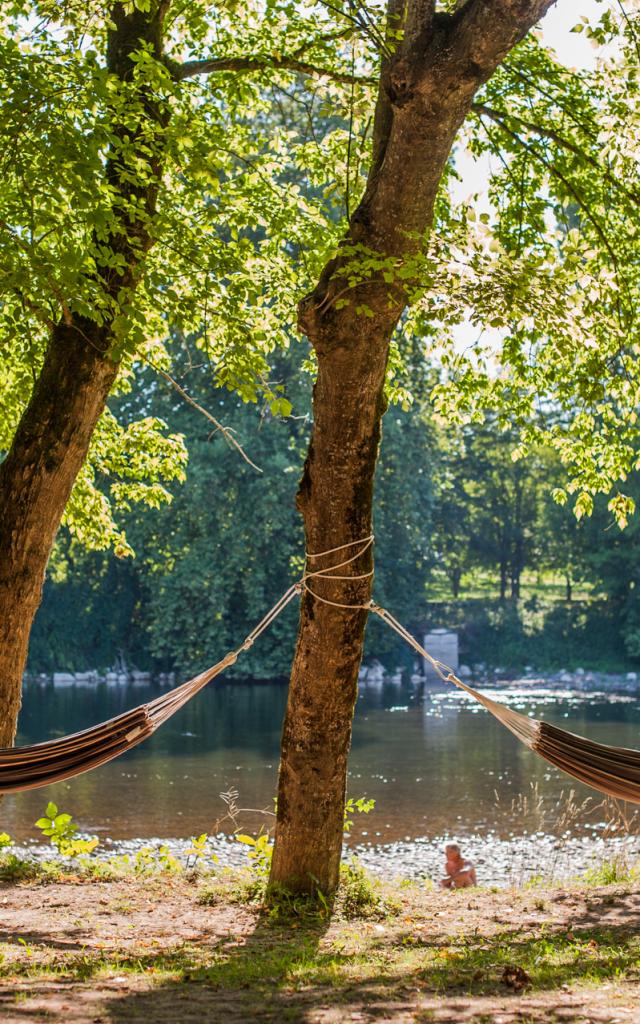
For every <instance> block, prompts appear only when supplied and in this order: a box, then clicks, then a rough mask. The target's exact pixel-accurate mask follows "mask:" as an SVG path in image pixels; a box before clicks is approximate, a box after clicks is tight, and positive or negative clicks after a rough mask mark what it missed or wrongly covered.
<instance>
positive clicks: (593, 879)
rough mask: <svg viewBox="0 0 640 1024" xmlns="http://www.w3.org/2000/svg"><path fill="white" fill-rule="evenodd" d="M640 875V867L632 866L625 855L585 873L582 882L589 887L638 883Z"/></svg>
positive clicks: (604, 862)
mask: <svg viewBox="0 0 640 1024" xmlns="http://www.w3.org/2000/svg"><path fill="white" fill-rule="evenodd" d="M639 875H640V865H638V864H635V865H630V864H629V861H628V858H627V857H625V856H624V855H621V856H618V857H613V858H612V859H611V860H604V861H603V862H602V864H599V865H598V867H595V868H591V869H590V870H589V871H585V873H584V875H582V877H581V879H580V880H581V881H582V882H586V884H587V885H595V886H598V885H614V884H619V883H620V882H626V883H627V884H629V883H632V882H635V881H637V879H638V876H639Z"/></svg>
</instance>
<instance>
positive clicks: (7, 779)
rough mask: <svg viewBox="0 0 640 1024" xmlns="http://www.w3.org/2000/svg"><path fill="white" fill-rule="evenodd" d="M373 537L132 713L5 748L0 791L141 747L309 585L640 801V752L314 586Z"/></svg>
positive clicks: (566, 766) (0, 754)
mask: <svg viewBox="0 0 640 1024" xmlns="http://www.w3.org/2000/svg"><path fill="white" fill-rule="evenodd" d="M373 542H374V537H373V534H370V535H369V536H367V537H363V538H361V539H360V540H356V541H350V542H349V543H347V544H340V545H338V546H337V547H334V548H330V549H328V550H327V551H320V552H317V553H315V554H312V553H309V552H307V553H306V566H307V567H306V569H305V572H304V573H303V575H302V577H301V579H300V580H298V582H297V583H294V584H293V585H292V586H291V587H289V588H288V590H286V591H285V592H284V594H283V595H282V596H281V597H280V598H279V599H278V600H277V601H276V603H275V604H274V605H273V607H272V608H270V609H269V611H268V612H267V614H266V615H265V616H264V617H263V618H262V619H261V620H260V622H258V624H257V625H256V626H254V628H253V629H252V630H251V632H250V633H249V634H248V635H247V636H246V637H245V639H244V640H243V641H242V643H241V644H240V646H239V647H237V648H235V650H233V651H229V652H228V653H227V654H225V656H224V657H223V658H222V659H221V660H220V661H219V662H217V664H216V665H213V666H212V667H211V668H209V669H207V670H206V671H204V672H201V673H200V674H199V675H197V676H194V677H193V679H189V680H187V682H186V683H182V684H181V685H179V686H177V687H175V688H174V689H173V690H170V691H169V692H168V693H164V694H161V695H160V696H159V697H156V698H155V699H154V700H152V701H149V702H148V703H147V704H142V705H141V706H140V707H137V708H133V709H132V710H131V711H125V712H123V713H122V714H121V715H117V716H116V717H115V718H111V719H109V721H107V722H102V723H100V724H99V725H95V726H92V727H91V728H89V729H84V730H83V731H82V732H77V733H74V734H73V735H71V736H63V737H61V738H60V739H55V740H48V741H46V742H44V743H36V744H33V745H31V746H27V747H5V748H0V793H12V792H17V791H22V790H27V789H36V788H38V787H40V786H48V785H50V784H51V783H53V782H61V781H62V780H64V779H70V778H73V777H74V776H76V775H81V774H82V773H83V772H87V771H90V770H91V769H93V768H97V767H99V766H100V765H103V764H106V763H107V762H108V761H112V760H113V759H114V758H116V757H119V756H120V755H121V754H123V753H125V752H126V751H127V750H131V749H132V748H133V747H136V746H137V745H138V744H139V743H142V742H143V740H145V739H147V737H148V736H151V735H152V733H154V732H155V731H156V729H158V728H159V727H160V726H161V725H162V724H163V723H164V722H166V721H167V719H169V718H170V717H171V716H172V715H174V714H175V713H176V712H177V711H179V709H180V708H181V707H183V706H184V705H185V704H186V703H187V701H189V700H191V698H192V697H194V696H195V694H196V693H198V692H199V691H200V690H202V689H203V688H204V687H205V686H207V685H208V684H209V683H210V682H211V681H212V680H213V679H215V678H216V676H218V675H220V673H221V672H224V670H225V669H227V668H229V666H230V665H233V664H235V662H236V661H237V659H238V658H239V656H240V655H241V654H242V653H243V652H245V651H248V650H249V648H250V647H252V646H253V644H254V643H255V641H256V640H257V639H258V637H259V636H260V635H261V634H262V633H264V631H265V630H266V629H268V628H269V627H270V626H271V624H272V623H273V622H274V621H275V619H276V618H277V617H278V616H279V615H280V613H281V612H283V611H284V609H285V608H286V607H287V606H288V605H289V604H290V603H291V601H292V600H293V599H294V597H296V596H297V595H299V594H301V593H302V592H303V591H307V592H308V593H309V594H310V595H311V596H312V597H313V598H314V600H316V601H320V602H321V603H323V604H326V605H330V606H331V607H334V608H344V609H348V610H350V611H358V610H366V611H370V612H373V613H374V614H375V615H377V616H378V618H380V619H381V620H382V621H383V622H385V623H386V624H387V626H388V627H389V628H390V629H393V630H394V631H395V632H396V633H397V634H398V636H400V637H401V638H402V639H403V640H404V641H405V643H407V644H408V645H409V646H410V647H412V648H413V650H414V651H415V652H416V653H417V654H419V655H420V656H421V657H422V658H425V659H426V661H427V662H428V663H429V664H430V665H431V666H432V668H433V669H434V671H435V672H436V674H437V675H438V676H439V677H440V679H442V680H443V682H445V683H451V684H453V685H454V686H457V687H458V688H459V689H460V690H464V692H465V693H467V694H468V695H469V696H470V697H472V698H473V699H474V700H476V701H478V703H480V704H481V705H482V706H483V707H485V708H486V710H487V711H489V712H490V713H491V714H492V715H493V716H494V717H495V718H496V719H497V720H498V721H499V722H501V723H502V724H503V725H504V726H506V728H507V729H509V730H510V732H512V733H513V734H514V736H516V737H517V738H518V739H519V740H520V742H521V743H523V744H524V745H525V746H526V747H528V748H529V749H530V750H532V751H534V752H535V753H536V754H539V755H540V756H541V757H543V758H544V759H545V760H546V761H548V762H549V763H550V764H552V765H555V766H556V767H557V768H560V769H561V770H562V771H563V772H565V773H566V774H568V775H571V776H572V777H573V778H575V779H578V780H579V781H580V782H583V783H585V784H586V785H587V786H590V787H591V788H592V789H596V790H599V791H600V792H601V793H605V794H606V795H608V796H612V797H614V798H615V799H620V800H629V801H631V802H632V803H639V804H640V751H638V750H631V749H628V748H626V747H613V746H607V745H605V744H602V743H595V742H594V741H593V740H588V739H585V738H584V737H582V736H577V735H576V734H575V733H571V732H567V731H566V730H564V729H559V728H558V727H557V726H554V725H550V724H549V723H547V722H542V721H539V720H538V719H535V718H529V717H528V716H526V715H521V714H519V712H517V711H513V710H512V709H511V708H508V707H506V706H505V705H504V704H500V703H498V702H497V701H495V700H492V699H491V698H490V697H488V696H487V695H486V694H484V693H481V692H480V691H479V690H475V689H474V688H473V687H471V686H469V685H468V684H467V683H464V682H462V680H461V679H459V678H458V677H457V676H456V675H455V673H454V672H453V670H452V669H451V668H449V666H448V665H445V664H444V663H443V662H441V661H438V659H437V658H434V657H432V655H431V654H429V652H428V651H427V650H425V648H424V647H423V646H422V645H421V644H419V643H418V641H417V640H416V639H415V637H414V636H412V635H411V633H409V631H408V630H407V629H406V628H405V627H404V626H403V625H402V623H401V622H398V620H397V619H396V618H395V617H394V616H393V615H392V614H391V612H389V611H388V610H387V609H386V608H383V607H382V606H381V605H378V604H376V603H375V601H368V602H367V603H366V604H343V603H340V602H338V601H333V600H330V599H329V598H326V597H322V596H320V595H319V594H318V593H317V592H316V591H315V589H314V590H312V589H311V587H310V586H309V583H308V581H309V580H316V581H321V580H326V581H354V582H355V581H358V580H365V579H368V578H370V577H371V576H372V575H373V569H370V570H369V571H368V572H364V573H360V574H354V575H351V574H341V573H339V572H338V570H341V569H345V568H346V567H347V566H349V565H351V564H352V563H353V562H355V561H356V560H357V559H358V558H360V557H361V556H362V555H363V554H365V552H366V551H368V550H369V548H370V547H371V546H372V544H373ZM353 548H356V552H355V554H353V555H349V556H348V557H345V558H343V559H342V560H341V561H339V562H337V563H335V564H332V565H330V566H327V567H326V568H324V569H312V568H309V564H310V562H313V563H314V564H315V560H316V559H320V558H323V557H326V556H329V555H339V553H343V552H345V553H346V552H348V551H349V550H351V549H353Z"/></svg>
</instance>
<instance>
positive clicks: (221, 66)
mask: <svg viewBox="0 0 640 1024" xmlns="http://www.w3.org/2000/svg"><path fill="white" fill-rule="evenodd" d="M166 63H167V67H168V69H169V72H170V74H171V76H172V78H174V79H175V80H176V81H177V82H181V81H183V80H184V79H185V78H193V77H194V76H195V75H215V74H220V73H221V72H224V71H228V72H229V71H230V72H233V73H235V74H244V73H246V72H251V71H257V72H260V71H274V70H281V71H295V72H297V73H298V74H301V75H309V76H311V77H314V78H330V79H331V81H333V82H342V83H344V84H346V85H352V84H353V85H375V84H376V81H377V79H375V78H368V77H366V76H364V75H354V74H351V73H349V72H348V71H335V70H334V69H333V68H320V67H318V66H317V65H316V64H309V63H308V62H307V61H305V60H299V59H298V58H297V57H272V56H269V55H268V54H265V55H264V56H263V55H260V56H258V57H212V58H211V60H189V61H186V62H185V63H184V64H180V63H178V62H177V61H167V62H166Z"/></svg>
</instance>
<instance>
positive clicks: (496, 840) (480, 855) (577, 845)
mask: <svg viewBox="0 0 640 1024" xmlns="http://www.w3.org/2000/svg"><path fill="white" fill-rule="evenodd" d="M454 838H455V839H457V840H458V841H459V842H460V843H461V845H462V847H463V852H464V854H465V856H466V857H468V858H469V859H470V860H472V861H473V862H474V864H475V865H476V871H477V875H478V881H479V883H480V884H481V885H483V886H490V887H497V888H501V889H505V888H512V887H516V888H518V887H521V886H523V885H526V884H529V883H531V882H532V881H536V882H539V881H540V880H542V881H544V882H545V883H547V884H552V883H553V884H563V883H566V882H567V881H570V880H573V879H575V878H576V877H577V876H582V875H584V874H585V873H588V872H598V871H600V870H601V869H602V866H603V865H617V866H618V868H619V869H624V867H625V866H628V865H632V864H636V863H640V836H639V835H635V834H634V835H621V836H619V837H618V838H616V837H615V836H613V837H608V838H607V837H603V836H602V835H573V836H564V837H563V836H561V837H558V836H554V835H548V834H545V833H537V834H530V833H523V834H522V835H514V836H511V837H510V838H508V839H505V838H500V837H498V836H496V835H494V834H489V835H487V834H484V835H481V834H471V835H464V836H455V837H453V836H450V835H442V836H436V837H427V836H423V837H420V838H417V839H412V840H406V841H398V842H393V843H355V842H351V843H347V844H345V847H344V851H343V861H344V862H345V863H348V861H349V860H350V858H351V857H353V856H355V857H356V858H357V859H358V861H359V863H360V864H361V865H362V866H363V867H364V868H365V869H366V870H367V871H369V872H370V873H371V874H372V876H373V877H375V878H379V879H388V880H391V879H394V880H396V881H398V882H399V881H400V880H405V879H406V880H410V881H412V882H417V883H429V882H430V881H434V880H437V879H438V878H439V877H440V874H441V870H442V861H443V850H444V846H445V843H447V842H451V841H452V839H454ZM192 849H193V843H192V840H190V839H159V838H145V839H128V840H120V841H113V840H110V839H103V840H102V841H101V845H100V847H99V848H98V850H97V851H96V853H95V854H94V855H93V856H92V858H91V859H92V860H95V861H98V862H105V861H108V860H110V859H111V858H113V857H116V858H121V857H129V858H131V859H134V858H136V856H138V857H140V856H141V855H142V856H145V857H146V856H147V854H148V855H149V856H150V857H151V858H154V859H156V860H157V859H158V858H160V859H162V857H163V856H165V855H168V856H170V857H172V858H175V860H176V861H177V862H178V864H179V865H180V866H182V867H184V868H187V867H189V866H190V863H191V861H192V860H193V855H192V853H191V852H190V851H192ZM9 852H10V853H13V854H15V855H16V856H17V857H18V858H20V859H26V860H33V861H35V862H36V863H42V862H44V861H48V860H51V859H52V858H53V857H54V854H55V851H54V850H52V847H51V846H50V845H49V844H42V843H39V844H38V843H31V844H21V845H15V846H12V847H9ZM247 852H248V847H247V846H246V845H245V844H244V843H242V842H239V841H238V840H237V839H235V838H234V837H233V836H230V835H227V834H225V833H220V834H219V835H216V836H211V837H209V838H208V840H207V842H206V844H205V845H204V847H203V851H202V858H201V859H202V860H203V861H206V862H207V863H214V858H215V864H216V865H217V866H218V868H232V869H237V868H243V867H246V866H247V864H248V863H249V862H248V860H247ZM60 862H61V863H65V859H64V858H62V859H61V861H60ZM66 863H67V864H68V863H69V862H68V860H67V861H66Z"/></svg>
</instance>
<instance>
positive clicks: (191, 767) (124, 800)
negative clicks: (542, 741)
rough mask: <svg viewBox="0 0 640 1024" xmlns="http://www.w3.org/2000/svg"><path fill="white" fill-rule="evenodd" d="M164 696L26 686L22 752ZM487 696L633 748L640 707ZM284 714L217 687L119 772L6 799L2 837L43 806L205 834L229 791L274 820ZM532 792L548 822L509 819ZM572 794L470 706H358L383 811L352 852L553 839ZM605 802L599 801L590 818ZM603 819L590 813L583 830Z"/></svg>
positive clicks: (410, 688)
mask: <svg viewBox="0 0 640 1024" xmlns="http://www.w3.org/2000/svg"><path fill="white" fill-rule="evenodd" d="M156 693H157V690H155V689H153V688H152V687H140V686H137V687H135V688H133V687H123V688H114V687H106V686H104V685H100V686H96V687H65V688H54V687H53V686H47V687H40V686H37V685H30V686H27V688H26V692H25V699H24V707H23V711H22V713H21V717H20V723H19V726H20V733H19V738H18V741H19V742H20V743H30V742H38V741H40V740H43V739H47V738H50V737H53V736H59V735H63V734H64V733H69V732H73V731H76V730H79V729H82V728H85V727H86V726H87V725H89V724H92V723H95V722H98V721H101V720H104V719H106V718H109V717H112V716H113V715H115V714H118V713H119V712H121V711H123V710H125V709H126V708H128V707H133V706H134V705H136V704H139V703H142V702H143V701H145V700H148V699H150V698H151V697H152V696H155V694H156ZM493 696H494V697H495V698H496V699H499V700H504V701H506V702H507V703H509V704H510V705H511V706H512V707H516V708H518V710H520V711H521V712H522V713H524V714H533V715H535V716H536V717H544V718H545V719H547V720H548V721H550V722H553V723H555V724H557V725H560V726H563V727H564V728H569V729H571V730H572V731H574V732H578V733H582V734H584V735H588V736H590V737H591V738H593V739H595V740H599V741H600V742H605V743H616V744H618V745H620V746H630V747H633V746H636V745H637V742H638V723H639V721H640V701H639V700H637V699H636V698H633V697H629V696H624V697H622V696H614V695H603V694H576V693H571V692H563V693H553V692H551V691H550V690H543V689H540V690H537V691H535V692H523V691H522V690H514V689H504V690H502V691H497V692H496V691H494V693H493ZM285 702H286V688H285V687H284V686H278V685H264V684H261V685H255V686H246V685H245V686H243V685H231V684H228V685H219V686H217V687H211V688H210V689H208V690H206V691H205V692H203V693H201V694H199V695H198V697H197V698H196V699H195V700H194V701H193V702H191V703H190V704H188V705H187V706H186V707H185V708H183V709H182V711H180V712H179V714H177V715H176V716H175V717H174V718H173V719H171V720H170V721H169V722H168V723H167V724H166V725H165V726H164V727H163V728H162V729H161V730H160V731H159V732H158V733H156V734H155V735H154V736H153V737H152V738H151V739H150V740H148V741H147V742H146V743H145V744H143V745H142V746H140V747H138V748H136V749H135V750H133V751H131V752H129V753H128V754H126V755H125V756H124V757H122V758H121V759H119V760H118V761H115V762H113V763H112V764H110V765H105V766H104V767H103V768H100V769H98V770H96V771H94V772H91V773H89V774H87V775H83V776H80V777H79V778H77V779H74V780H71V781H70V782H68V783H59V784H57V785H56V786H51V787H48V788H47V789H45V790H36V791H33V792H29V793H23V794H18V795H16V796H13V797H8V798H6V799H5V800H4V801H3V803H2V805H0V831H2V830H6V831H8V832H10V833H11V834H12V835H15V836H16V837H17V838H20V839H24V838H28V837H29V836H33V835H34V829H33V827H32V823H33V822H34V821H35V819H36V818H37V817H39V815H40V814H41V812H42V808H43V806H44V804H45V803H46V801H47V800H49V799H52V800H55V801H56V802H57V803H58V804H59V805H60V806H64V808H65V809H66V810H69V811H70V812H71V813H72V814H73V815H74V817H76V818H77V819H78V820H79V821H80V823H81V824H82V826H83V827H86V828H87V829H89V830H92V831H100V830H102V831H104V832H106V833H108V834H109V835H110V836H112V837H113V838H123V839H124V838H131V837H135V836H147V837H150V836H164V837H177V836H188V835H192V834H196V833H200V832H203V831H210V830H212V828H213V826H214V823H215V821H216V820H217V819H218V818H220V817H221V816H222V815H223V814H224V810H225V807H224V804H223V802H222V801H221V800H220V796H219V794H220V793H221V792H223V791H225V790H227V789H229V788H230V787H231V786H235V787H236V788H237V789H238V790H239V792H240V804H241V806H245V807H252V808H266V809H270V808H272V806H273V795H274V792H275V783H276V772H277V762H278V746H279V739H280V729H281V722H282V716H283V713H284V707H285ZM531 783H534V784H536V785H537V787H538V794H539V795H540V796H541V797H542V799H543V802H544V804H545V805H546V812H545V814H546V816H545V821H544V822H542V818H541V812H540V810H538V811H537V812H535V813H534V812H533V811H532V810H531V807H530V806H529V807H528V808H525V809H524V810H525V811H526V813H524V814H523V807H522V805H521V804H520V805H519V806H514V807H512V806H511V805H512V801H513V800H514V798H516V797H517V796H518V794H522V793H529V792H530V786H531ZM571 789H574V790H575V793H576V799H577V800H578V801H581V800H583V799H584V798H586V797H587V796H589V795H590V791H589V790H587V789H586V787H583V786H580V785H579V784H578V783H573V782H572V781H571V780H569V779H568V778H567V777H566V776H563V775H561V773H560V772H558V771H557V770H556V769H554V768H552V767H550V766H549V765H547V764H546V763H545V762H544V761H542V760H541V759H540V758H538V757H536V755H534V754H532V753H531V752H530V751H528V750H526V749H525V748H524V747H523V746H522V745H520V744H519V743H518V742H517V740H516V739H515V738H514V737H513V736H512V735H511V734H510V733H509V732H508V731H507V730H506V729H504V728H503V727H502V726H500V725H499V724H498V723H497V722H496V721H495V720H494V719H493V718H492V717H491V716H490V715H488V714H487V712H485V711H484V710H483V709H479V708H478V706H477V705H476V704H474V703H473V702H472V701H471V700H470V698H468V697H467V696H466V695H465V694H461V693H459V692H458V691H451V690H447V691H443V690H441V689H440V690H438V689H435V688H434V689H427V690H421V689H420V688H418V687H416V686H414V685H411V684H409V683H407V684H405V685H400V686H399V685H393V684H384V685H382V686H381V687H375V688H374V687H369V688H365V689H363V690H362V692H361V694H360V697H359V700H358V706H357V712H356V720H355V725H354V738H353V750H352V755H351V761H350V779H349V793H350V795H352V796H354V797H360V796H367V797H374V798H375V800H376V809H375V811H374V812H373V813H372V814H370V815H369V816H368V817H366V818H364V817H358V818H357V819H356V822H355V826H354V830H353V841H354V842H362V841H371V842H381V841H388V840H389V841H390V840H397V839H404V838H405V837H406V838H414V837H416V836H434V835H441V834H442V833H445V832H446V833H456V834H458V835H464V834H465V833H468V832H485V833H487V832H490V833H493V834H496V835H497V836H501V837H506V836H508V835H510V834H522V832H524V831H527V830H528V831H536V830H538V828H542V827H543V826H544V829H545V830H550V831H553V824H554V823H553V820H552V819H553V816H554V812H553V803H554V801H556V800H557V799H558V798H559V796H560V794H561V793H562V792H564V793H565V794H566V793H568V792H569V790H571ZM496 793H497V794H498V797H496ZM591 795H592V796H593V794H591ZM599 799H600V798H599V797H598V796H597V794H596V795H594V800H593V803H594V805H595V804H596V803H597V802H598V801H599ZM600 816H601V815H600ZM597 817H598V814H597V812H595V811H593V812H591V813H589V812H588V809H585V810H584V811H583V812H581V814H580V816H579V821H578V826H577V827H578V828H586V827H588V826H589V824H590V822H592V821H593V820H594V818H597ZM261 820H262V819H261V817H260V816H259V815H256V814H253V815H248V816H246V817H245V818H244V820H243V827H245V828H258V827H259V825H260V823H261Z"/></svg>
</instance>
